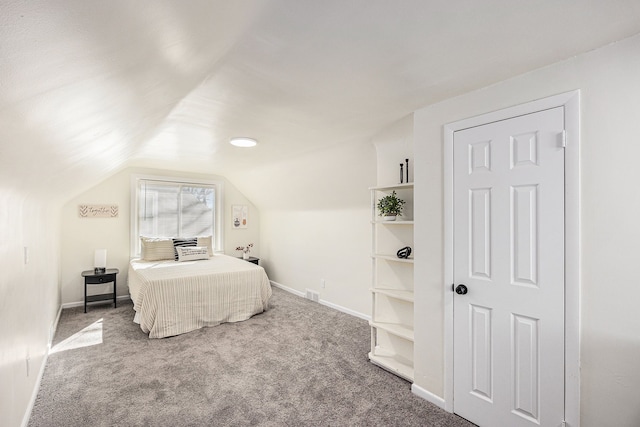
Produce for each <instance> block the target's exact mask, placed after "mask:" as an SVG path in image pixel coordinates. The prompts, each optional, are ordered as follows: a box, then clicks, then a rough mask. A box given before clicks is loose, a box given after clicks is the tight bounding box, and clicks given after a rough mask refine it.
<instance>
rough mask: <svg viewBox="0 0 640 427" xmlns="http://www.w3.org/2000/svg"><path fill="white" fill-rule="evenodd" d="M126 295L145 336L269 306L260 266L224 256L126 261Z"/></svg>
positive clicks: (239, 317)
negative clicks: (185, 259)
mask: <svg viewBox="0 0 640 427" xmlns="http://www.w3.org/2000/svg"><path fill="white" fill-rule="evenodd" d="M128 281H129V293H130V294H131V299H132V300H133V304H134V306H133V308H134V310H135V311H136V320H137V322H138V323H140V328H141V329H142V330H143V331H144V332H145V333H148V334H149V338H163V337H169V336H173V335H178V334H183V333H185V332H190V331H193V330H196V329H200V328H203V327H205V326H215V325H219V324H221V323H225V322H239V321H242V320H247V319H248V318H250V317H251V316H253V315H255V314H258V313H262V312H263V311H265V310H267V309H268V305H269V298H270V297H271V285H270V283H269V279H268V278H267V274H266V273H265V271H264V269H263V268H262V267H260V266H258V265H255V264H253V263H250V262H246V261H243V260H241V259H238V258H234V257H231V256H227V255H215V256H213V257H211V258H209V259H206V260H198V261H183V262H178V261H173V260H171V261H170V260H161V261H143V260H141V259H134V260H132V261H131V262H130V264H129V278H128Z"/></svg>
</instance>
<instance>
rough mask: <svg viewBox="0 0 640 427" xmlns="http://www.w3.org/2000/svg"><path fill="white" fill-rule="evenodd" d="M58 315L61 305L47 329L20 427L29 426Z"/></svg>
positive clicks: (56, 327) (56, 326)
mask: <svg viewBox="0 0 640 427" xmlns="http://www.w3.org/2000/svg"><path fill="white" fill-rule="evenodd" d="M60 314H62V305H61V306H60V307H59V308H58V313H57V314H56V318H55V320H54V321H53V325H51V327H50V328H49V338H48V342H47V351H45V353H44V357H43V358H42V363H41V364H40V369H39V370H38V377H37V378H36V384H35V386H34V387H33V392H32V393H31V399H30V400H29V405H28V406H27V409H26V410H25V411H24V416H23V417H22V424H21V426H22V427H27V425H28V424H29V419H31V412H33V407H34V406H35V404H36V399H37V398H38V392H39V391H40V384H41V383H42V377H43V376H44V368H45V367H46V366H47V360H48V359H49V352H50V351H51V344H52V343H53V337H54V336H55V335H56V331H57V330H58V322H59V321H60Z"/></svg>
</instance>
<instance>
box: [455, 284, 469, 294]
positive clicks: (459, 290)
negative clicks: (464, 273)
mask: <svg viewBox="0 0 640 427" xmlns="http://www.w3.org/2000/svg"><path fill="white" fill-rule="evenodd" d="M467 291H468V289H467V287H466V286H465V285H458V286H456V294H458V295H464V294H466V293H467Z"/></svg>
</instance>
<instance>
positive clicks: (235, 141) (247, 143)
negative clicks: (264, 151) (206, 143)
mask: <svg viewBox="0 0 640 427" xmlns="http://www.w3.org/2000/svg"><path fill="white" fill-rule="evenodd" d="M229 142H230V143H231V145H235V146H236V147H245V148H246V147H255V146H256V144H258V141H256V140H255V139H253V138H247V137H244V136H242V137H236V138H231V140H230V141H229Z"/></svg>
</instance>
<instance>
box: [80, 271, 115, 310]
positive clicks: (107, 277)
mask: <svg viewBox="0 0 640 427" xmlns="http://www.w3.org/2000/svg"><path fill="white" fill-rule="evenodd" d="M119 272H120V271H119V270H118V269H117V268H107V270H106V271H105V272H104V273H96V272H95V271H94V270H87V271H83V272H82V277H84V312H85V313H86V312H87V303H88V302H94V301H106V300H113V308H116V275H117V274H118V273H119ZM111 282H113V293H109V294H99V295H90V296H87V285H102V284H105V283H111Z"/></svg>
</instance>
